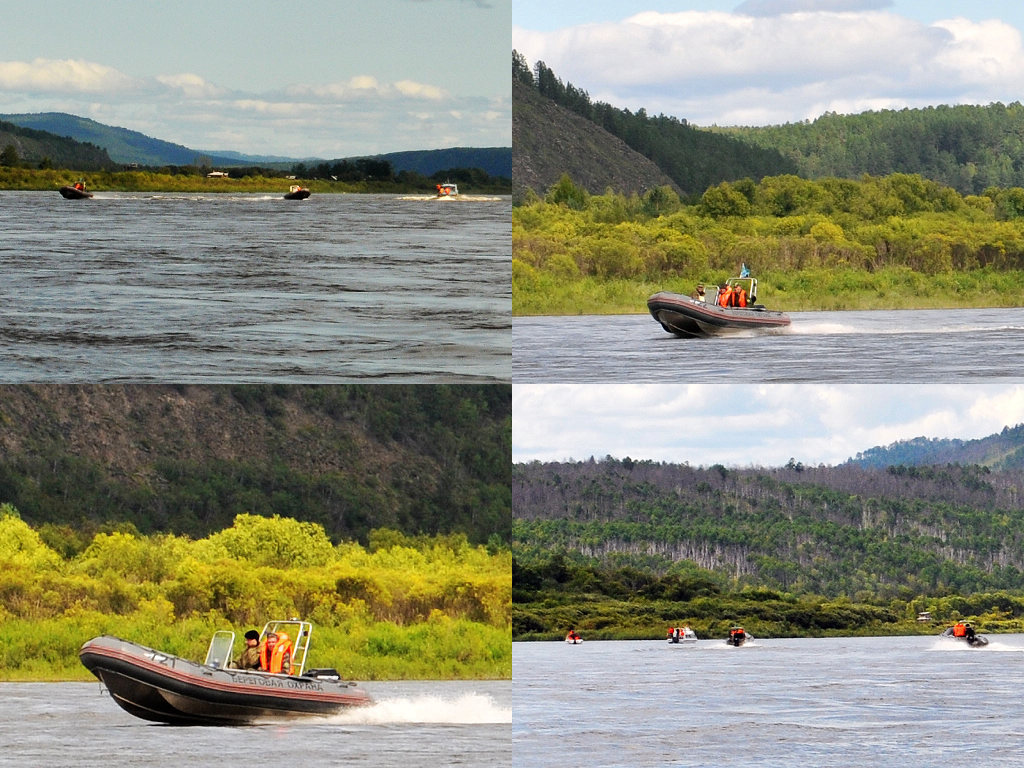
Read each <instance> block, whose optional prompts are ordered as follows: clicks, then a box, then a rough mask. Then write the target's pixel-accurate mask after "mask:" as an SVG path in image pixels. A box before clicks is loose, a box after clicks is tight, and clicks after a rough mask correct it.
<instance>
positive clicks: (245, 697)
mask: <svg viewBox="0 0 1024 768" xmlns="http://www.w3.org/2000/svg"><path fill="white" fill-rule="evenodd" d="M312 631H313V626H312V624H310V623H309V622H306V621H299V620H298V619H289V620H286V621H271V622H267V624H266V625H265V626H264V627H263V632H262V633H261V635H260V638H261V642H262V641H265V640H266V638H267V636H268V635H270V634H276V635H277V636H278V638H279V640H278V642H279V643H280V642H286V641H289V638H294V643H292V648H291V674H280V673H273V672H264V671H254V670H243V669H233V668H232V667H231V664H232V662H233V660H234V655H233V648H234V640H235V633H234V632H231V631H229V630H222V631H220V632H215V633H214V635H213V639H212V640H211V641H210V648H209V651H208V652H207V654H206V661H205V662H204V663H202V664H199V663H198V662H194V661H189V660H188V659H182V658H180V657H178V656H173V655H171V654H169V653H162V652H161V651H156V650H153V649H152V648H147V647H145V646H143V645H139V644H137V643H132V642H129V641H128V640H121V639H120V638H117V637H112V636H111V635H101V636H100V637H94V638H93V639H92V640H89V641H88V642H86V643H85V644H84V645H83V646H82V648H81V650H79V652H78V655H79V658H80V659H81V661H82V664H84V665H85V667H86V668H87V669H88V670H89V671H90V672H92V673H93V674H94V675H96V677H98V678H99V679H100V681H101V682H102V683H103V684H104V685H105V686H106V687H107V690H108V691H110V695H111V697H112V698H113V699H114V701H115V702H116V703H117V704H118V705H119V706H120V707H121V708H122V709H124V710H125V711H126V712H128V713H130V714H132V715H135V716H136V717H139V718H142V719H143V720H152V721H155V722H158V723H170V724H172V725H245V724H247V723H252V722H255V721H258V720H266V719H279V718H295V717H303V716H311V715H321V716H322V715H331V714H334V713H336V712H339V711H341V710H343V709H347V708H349V707H362V706H368V705H370V704H372V703H373V700H372V699H371V698H370V697H369V695H368V694H367V693H366V692H365V691H364V690H362V689H361V688H359V687H357V686H356V684H355V683H350V682H347V681H345V680H342V679H341V676H340V675H339V674H338V673H337V671H335V670H333V669H310V670H308V671H305V672H304V671H303V670H304V667H305V664H306V651H307V649H308V648H309V639H310V635H311V634H312Z"/></svg>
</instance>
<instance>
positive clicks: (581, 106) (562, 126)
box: [512, 51, 796, 195]
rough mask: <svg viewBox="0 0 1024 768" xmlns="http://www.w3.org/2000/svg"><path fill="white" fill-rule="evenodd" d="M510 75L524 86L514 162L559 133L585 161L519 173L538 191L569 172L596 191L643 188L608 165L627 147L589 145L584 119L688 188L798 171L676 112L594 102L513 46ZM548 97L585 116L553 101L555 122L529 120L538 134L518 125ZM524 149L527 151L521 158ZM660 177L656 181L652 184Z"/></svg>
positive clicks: (530, 161)
mask: <svg viewBox="0 0 1024 768" xmlns="http://www.w3.org/2000/svg"><path fill="white" fill-rule="evenodd" d="M512 80H513V83H519V84H520V86H523V87H514V88H513V91H512V110H513V131H514V132H513V138H512V144H513V148H514V151H515V155H516V163H517V169H516V170H517V171H518V169H519V168H520V167H523V166H533V165H537V163H538V158H537V154H538V153H539V152H541V151H543V150H545V149H548V150H552V149H553V147H552V143H553V142H555V141H557V142H558V146H560V147H563V148H565V150H566V151H567V152H571V154H569V155H568V157H571V158H573V160H574V166H576V167H578V166H583V170H577V169H576V167H574V168H570V167H568V166H566V167H562V168H560V169H557V173H553V172H547V173H545V174H542V175H539V176H538V177H537V178H536V180H535V179H533V178H530V177H527V178H521V176H520V175H519V173H518V172H517V173H516V176H515V180H516V181H517V183H518V182H520V181H522V183H524V184H527V185H528V186H530V187H531V188H533V190H534V192H536V193H537V194H540V195H543V194H545V192H546V191H547V187H548V186H550V185H551V184H552V183H554V181H557V179H558V177H559V176H560V175H561V174H562V173H566V172H568V173H569V175H570V176H571V177H572V179H573V180H574V181H576V182H577V183H584V185H585V186H586V187H587V188H588V189H590V190H591V191H594V192H603V191H604V188H605V187H608V186H610V187H611V188H612V189H613V190H614V191H616V192H624V193H626V194H629V193H631V192H634V191H637V192H642V191H644V190H643V189H635V188H622V187H619V186H616V182H615V177H614V176H613V175H611V174H609V173H608V172H607V171H606V170H605V169H606V168H614V167H616V166H617V165H618V164H619V163H620V162H621V161H622V160H623V157H622V156H623V155H624V154H625V155H627V156H628V154H631V153H629V152H625V151H624V150H623V149H619V150H618V151H614V150H612V151H594V149H595V147H593V146H588V145H590V144H591V143H592V141H593V139H592V138H591V137H590V134H591V132H592V128H590V127H589V126H586V124H587V123H589V124H590V125H591V126H596V127H598V128H600V129H601V130H602V131H604V132H607V133H608V134H610V135H612V136H614V137H616V138H618V139H620V140H621V141H622V142H623V144H624V145H625V147H626V148H628V149H629V150H632V151H633V152H636V153H638V154H640V155H643V156H644V157H646V158H647V159H648V160H650V161H651V162H652V163H653V164H654V165H656V166H657V167H658V168H659V169H660V170H661V171H662V172H663V173H664V174H665V175H667V176H668V177H669V178H670V179H671V180H672V184H674V185H675V186H676V187H678V189H679V190H681V191H682V192H684V193H687V194H700V193H701V192H703V191H704V190H705V189H707V188H708V187H709V186H711V185H713V184H717V183H718V182H720V181H733V180H737V179H743V178H752V179H760V178H762V177H764V176H772V175H777V174H783V173H795V172H796V165H795V164H794V163H793V162H792V161H791V160H788V159H786V158H784V157H783V156H782V155H781V154H779V153H778V152H777V151H775V150H773V149H770V148H764V147H760V146H756V145H754V144H753V143H751V142H744V141H738V140H736V139H734V138H732V137H730V136H725V135H722V134H716V133H712V132H710V131H704V130H700V129H698V128H694V127H693V126H691V125H689V124H688V123H687V122H686V120H683V119H679V118H677V117H670V116H666V115H658V116H656V117H651V116H648V115H647V113H646V111H645V110H643V109H641V110H639V111H638V112H636V113H632V112H630V111H629V110H628V109H619V108H617V107H613V106H612V105H610V104H605V103H604V102H591V100H590V96H589V94H587V92H586V91H583V90H581V89H579V88H577V87H576V86H574V85H573V84H572V83H563V82H562V81H561V80H560V79H559V78H558V77H557V76H556V75H555V73H554V72H553V71H552V70H551V69H550V68H549V67H547V66H546V65H545V64H544V62H541V61H539V62H537V63H536V65H535V66H534V68H533V69H532V70H531V69H530V67H529V65H528V64H527V62H526V59H525V58H524V57H523V56H522V55H521V54H519V53H518V52H516V51H513V53H512ZM531 91H532V92H533V93H536V95H537V96H539V97H541V98H540V100H539V101H536V100H535V101H527V97H528V96H529V95H532V93H531ZM544 101H548V102H550V103H551V104H554V105H557V106H559V107H562V108H564V109H565V110H567V111H568V112H571V113H574V114H575V115H577V116H579V117H581V118H583V121H584V122H583V123H580V122H578V121H573V120H570V119H566V118H565V117H564V116H562V117H558V113H557V112H554V111H552V110H550V109H549V110H548V111H547V112H546V114H547V115H549V116H550V115H554V116H556V117H558V119H557V122H552V121H551V120H549V121H547V124H546V125H545V123H544V121H542V120H534V121H532V125H535V126H537V127H538V128H539V127H541V126H543V130H544V133H543V134H542V135H538V134H537V129H535V128H532V127H531V128H530V129H529V130H524V129H523V128H522V127H521V128H520V130H519V131H516V130H515V128H516V120H517V119H519V120H523V121H525V120H526V119H527V118H528V116H529V115H530V114H531V111H533V112H536V111H539V110H541V109H542V108H543V107H542V106H541V105H542V104H543V102H544ZM517 112H518V116H517ZM581 126H585V127H583V128H581ZM602 146H603V145H602ZM570 148H574V149H570ZM598 149H599V147H598ZM588 150H589V151H588ZM520 155H522V156H523V157H522V158H520ZM552 176H553V178H552ZM584 179H586V181H585V182H584ZM591 179H593V181H591ZM602 180H603V183H602ZM655 185H656V184H651V185H650V186H649V187H648V188H651V187H653V186H655ZM538 186H539V187H540V188H537V187H538Z"/></svg>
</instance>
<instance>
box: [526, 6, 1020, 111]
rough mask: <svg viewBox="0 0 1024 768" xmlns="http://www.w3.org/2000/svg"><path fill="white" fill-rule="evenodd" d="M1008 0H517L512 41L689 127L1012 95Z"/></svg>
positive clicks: (598, 94) (574, 78) (600, 91)
mask: <svg viewBox="0 0 1024 768" xmlns="http://www.w3.org/2000/svg"><path fill="white" fill-rule="evenodd" d="M1022 31H1024V3H1020V2H1019V1H1018V0H976V2H971V3H967V2H949V0H692V1H691V2H684V1H675V2H673V1H672V0H660V1H659V0H648V1H646V2H644V1H640V2H634V1H633V0H629V1H620V2H613V1H612V0H593V2H581V1H580V0H567V1H566V2H559V3H549V2H540V0H521V1H520V2H517V3H516V5H515V6H514V9H513V17H512V46H513V48H514V49H516V50H518V51H519V52H520V53H522V54H523V55H524V56H525V57H526V59H527V61H528V62H529V63H530V65H531V66H532V65H533V64H534V63H535V62H537V61H538V60H540V61H543V62H544V63H545V64H547V66H548V67H550V68H551V69H552V70H553V71H554V73H555V74H556V76H558V77H559V78H560V79H561V80H562V81H563V82H571V83H573V84H574V85H575V86H577V87H580V88H582V89H583V90H585V91H587V92H588V93H589V94H590V97H591V99H592V100H593V101H603V102H606V103H609V104H611V105H613V106H615V107H619V108H626V109H630V110H633V111H635V110H637V109H640V108H644V109H646V110H647V112H648V113H649V114H659V113H663V114H666V115H671V116H674V117H678V118H682V119H686V120H688V121H689V122H691V123H693V124H695V125H700V126H710V125H776V124H781V123H787V122H798V121H802V120H813V119H814V118H816V117H819V116H820V115H822V114H824V113H825V112H837V113H840V114H853V113H858V112H864V111H867V110H879V109H902V108H906V107H911V108H914V107H925V106H934V105H938V104H990V103H993V102H997V101H998V102H1003V103H1010V102H1013V101H1017V100H1024V99H1022V97H1024V44H1022V38H1021V33H1022Z"/></svg>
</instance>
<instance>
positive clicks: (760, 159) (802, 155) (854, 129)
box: [512, 51, 1024, 195]
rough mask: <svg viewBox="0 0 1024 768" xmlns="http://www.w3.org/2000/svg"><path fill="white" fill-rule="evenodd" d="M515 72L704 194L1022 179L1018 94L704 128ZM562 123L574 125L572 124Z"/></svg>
mask: <svg viewBox="0 0 1024 768" xmlns="http://www.w3.org/2000/svg"><path fill="white" fill-rule="evenodd" d="M512 78H513V82H518V83H522V84H525V85H527V86H529V87H531V88H532V89H534V90H535V91H537V92H538V93H539V94H541V95H542V96H543V97H545V98H547V99H549V100H551V101H552V102H553V103H555V104H558V105H560V106H562V107H565V108H566V109H569V110H571V111H572V112H574V113H575V114H577V115H580V116H581V117H583V118H585V119H586V120H588V121H590V122H592V123H594V124H595V125H597V126H600V127H601V128H603V129H604V130H606V131H608V132H609V133H611V134H613V135H615V136H617V137H619V138H621V139H622V140H623V141H624V142H625V143H626V145H628V147H630V148H631V149H633V150H636V151H637V152H639V153H641V154H642V155H644V156H645V157H647V158H650V159H651V160H653V161H654V162H655V163H656V164H657V165H658V166H659V167H660V168H661V169H662V170H663V171H665V172H666V173H667V174H668V175H669V176H670V177H671V178H672V181H673V182H674V183H675V184H676V185H677V187H678V188H679V190H680V191H682V192H683V193H684V194H690V195H695V194H701V193H702V192H704V191H705V190H706V189H707V188H708V187H711V186H714V185H716V184H718V183H719V182H722V181H739V180H741V179H744V178H750V179H753V180H754V181H757V180H759V179H761V178H762V177H764V176H779V175H784V174H794V175H798V176H800V177H802V178H805V179H825V178H840V179H857V178H860V177H861V176H863V175H865V174H868V175H871V176H886V175H889V174H893V173H900V174H915V175H920V176H922V177H924V178H926V179H929V180H931V181H935V182H938V183H940V184H943V185H946V186H949V187H952V188H953V189H956V190H957V191H958V192H960V193H961V194H963V195H977V194H982V193H983V192H984V191H985V190H986V189H988V188H990V187H1003V188H1009V187H1024V105H1022V104H1020V103H1019V102H1013V103H1011V104H1001V103H994V104H989V105H985V106H975V105H957V106H946V105H939V106H934V107H927V108H923V109H901V110H881V111H869V112H863V113H859V114H852V115H840V114H836V113H827V114H824V115H822V116H821V117H819V118H817V119H815V120H813V121H804V122H798V123H787V124H785V125H773V126H755V127H746V126H744V127H717V126H715V127H712V128H699V127H696V126H693V125H690V124H689V123H688V122H687V121H686V119H685V118H684V117H675V116H666V115H657V116H651V115H648V114H647V112H646V110H644V109H640V110H638V111H637V112H635V113H634V112H630V111H629V110H627V109H620V108H616V107H613V106H611V105H608V104H605V103H603V102H592V101H591V99H590V96H589V94H588V93H587V92H586V91H584V90H583V89H581V88H578V87H576V86H574V85H573V84H572V83H563V82H562V80H561V79H560V78H559V77H558V76H557V75H556V74H555V73H554V72H553V71H552V70H551V69H550V68H549V67H548V66H547V65H545V64H544V62H542V61H538V62H537V63H536V64H535V65H534V66H533V68H532V69H531V68H530V66H529V65H528V63H527V61H526V59H525V58H524V57H523V56H522V55H521V54H519V53H518V52H516V51H513V54H512ZM513 93H515V91H513ZM563 128H565V129H567V130H569V129H570V127H569V126H568V124H566V125H563ZM722 139H729V140H730V141H728V142H723V141H721V140H722ZM604 160H605V158H598V157H595V158H593V164H594V166H595V167H600V164H601V163H602V162H603V161H604ZM563 170H565V169H563ZM546 191H547V190H546V189H541V190H535V192H537V193H538V194H541V195H543V194H544V193H545V192H546ZM615 191H620V192H621V191H627V192H628V191H629V190H621V189H615Z"/></svg>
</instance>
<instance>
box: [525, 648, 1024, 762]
mask: <svg viewBox="0 0 1024 768" xmlns="http://www.w3.org/2000/svg"><path fill="white" fill-rule="evenodd" d="M990 639H991V640H992V643H991V644H990V645H989V647H988V648H985V649H982V650H976V649H971V648H968V647H966V646H960V645H958V644H957V643H955V642H954V641H949V640H940V639H938V638H930V637H927V638H921V637H918V638H858V639H824V640H757V641H755V642H754V643H753V644H748V645H746V646H744V647H742V648H730V647H729V646H727V645H725V643H724V641H722V640H714V641H711V640H702V641H700V642H698V643H697V645H696V646H678V645H676V646H671V645H669V644H668V643H665V642H656V641H648V642H590V643H587V642H584V643H583V644H582V645H578V646H572V645H566V644H565V643H561V642H558V643H556V642H551V643H514V644H513V663H514V670H515V682H516V684H515V688H514V699H513V703H514V712H515V719H514V725H513V742H514V745H515V752H516V758H517V763H516V764H517V765H519V766H524V767H525V766H529V767H530V768H539V767H541V766H552V767H554V766H558V767H559V768H564V766H565V765H566V764H567V763H569V764H571V765H578V766H589V767H591V768H597V767H598V766H601V767H611V766H621V767H622V768H644V767H645V766H658V767H659V768H661V767H662V766H668V765H672V766H711V767H712V768H733V767H734V766H735V767H736V768H752V767H753V766H756V767H757V768H774V767H775V766H778V767H779V768H783V767H785V768H792V767H793V766H800V767H802V766H815V767H816V768H826V767H830V766H836V767H840V766H841V767H842V768H849V767H851V766H878V765H884V766H900V767H901V768H902V767H903V766H906V767H907V768H930V767H931V766H936V767H937V766H947V767H948V766H951V765H977V766H1019V765H1021V764H1022V760H1024V758H1022V754H1024V752H1022V749H1024V733H1022V728H1021V723H1022V720H1024V700H1022V697H1021V687H1022V685H1024V636H1021V635H1009V636H1006V635H998V636H994V637H991V636H990Z"/></svg>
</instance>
